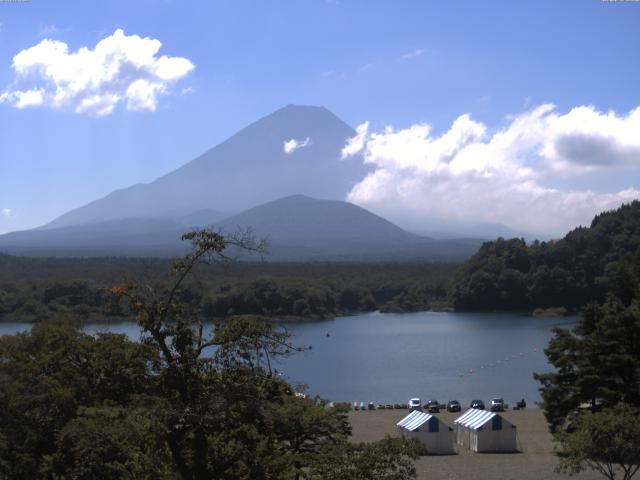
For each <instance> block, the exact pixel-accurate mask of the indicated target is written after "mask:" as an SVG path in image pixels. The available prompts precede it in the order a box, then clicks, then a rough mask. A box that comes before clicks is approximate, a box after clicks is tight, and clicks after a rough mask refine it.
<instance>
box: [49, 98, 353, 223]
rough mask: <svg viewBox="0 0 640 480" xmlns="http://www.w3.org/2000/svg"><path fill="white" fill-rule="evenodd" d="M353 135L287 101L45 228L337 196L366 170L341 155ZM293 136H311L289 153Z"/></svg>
mask: <svg viewBox="0 0 640 480" xmlns="http://www.w3.org/2000/svg"><path fill="white" fill-rule="evenodd" d="M354 134H355V132H354V130H353V129H352V128H351V127H350V126H348V125H347V124H346V123H344V122H343V121H342V120H340V119H339V118H338V117H336V116H335V115H334V114H333V113H331V112H329V111H328V110H327V109H325V108H323V107H311V106H295V105H288V106H286V107H284V108H281V109H280V110H277V111H275V112H274V113H272V114H270V115H268V116H266V117H264V118H261V119H260V120H258V121H256V122H254V123H252V124H251V125H249V126H247V127H246V128H244V129H242V130H240V131H239V132H238V133H236V134H235V135H233V136H232V137H230V138H229V139H227V140H226V141H224V142H222V143H220V144H219V145H217V146H215V147H214V148H212V149H211V150H209V151H207V152H206V153H204V154H203V155H201V156H200V157H198V158H196V159H194V160H193V161H191V162H189V163H187V164H186V165H184V166H182V167H180V168H178V169H177V170H175V171H173V172H171V173H169V174H167V175H165V176H163V177H160V178H158V179H157V180H155V181H154V182H152V183H149V184H137V185H133V186H131V187H129V188H125V189H122V190H117V191H114V192H112V193H110V194H109V195H107V196H106V197H104V198H101V199H99V200H96V201H94V202H91V203H89V204H88V205H85V206H83V207H80V208H78V209H75V210H72V211H70V212H68V213H66V214H64V215H62V216H60V217H58V218H57V219H55V220H53V221H52V222H51V223H49V224H48V225H45V226H44V227H43V228H59V227H65V226H71V225H79V224H83V223H94V222H102V221H107V220H116V219H124V218H157V217H164V216H167V215H185V214H187V213H190V212H194V211H196V210H200V209H203V208H212V207H213V208H216V209H217V210H222V211H226V212H238V211H241V210H243V209H246V208H250V207H252V206H254V205H257V204H260V203H263V202H266V201H269V200H272V199H274V198H278V197H282V196H285V195H292V194H295V193H304V194H307V195H311V196H316V197H321V198H334V199H342V198H345V196H346V193H347V192H348V191H349V190H350V189H351V187H352V186H353V185H354V184H355V183H356V182H357V181H359V180H361V179H362V178H363V177H364V175H365V174H366V168H365V167H364V166H363V165H362V161H361V160H358V159H351V160H349V161H343V160H341V159H340V153H341V149H342V147H343V146H344V144H345V142H346V140H347V139H348V138H350V137H352V136H353V135H354ZM292 139H294V140H297V141H299V142H303V143H304V141H305V140H307V139H308V145H307V146H305V147H301V148H298V149H296V150H294V151H291V152H290V153H287V152H285V148H284V142H286V141H289V140H292Z"/></svg>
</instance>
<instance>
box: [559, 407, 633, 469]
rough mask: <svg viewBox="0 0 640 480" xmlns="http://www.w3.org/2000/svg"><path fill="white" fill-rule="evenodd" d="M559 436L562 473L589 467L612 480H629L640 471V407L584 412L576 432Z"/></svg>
mask: <svg viewBox="0 0 640 480" xmlns="http://www.w3.org/2000/svg"><path fill="white" fill-rule="evenodd" d="M558 439H559V440H560V449H559V450H558V456H559V457H560V464H559V466H558V469H557V470H558V471H560V472H563V473H568V474H570V475H573V474H576V473H579V472H581V471H583V470H585V469H587V468H590V469H592V470H595V471H597V472H599V473H601V474H602V475H603V476H605V477H606V478H609V479H610V480H614V479H616V478H621V479H622V480H630V479H631V478H633V477H634V475H635V474H636V473H637V472H638V471H639V470H640V409H637V408H631V407H629V406H626V405H619V406H618V407H616V408H614V409H605V410H602V411H600V412H597V413H585V414H583V415H582V416H581V417H580V418H579V419H578V421H577V425H576V426H575V431H573V432H572V433H562V434H559V435H558Z"/></svg>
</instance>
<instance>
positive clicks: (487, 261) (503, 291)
mask: <svg viewBox="0 0 640 480" xmlns="http://www.w3.org/2000/svg"><path fill="white" fill-rule="evenodd" d="M639 247H640V202H638V201H634V202H632V203H630V204H627V205H623V206H621V207H620V208H618V209H617V210H612V211H608V212H604V213H602V214H600V215H597V216H596V217H595V218H594V219H593V221H592V222H591V225H590V226H589V227H580V228H576V229H575V230H573V231H571V232H569V233H568V234H567V235H566V236H565V237H564V238H562V239H560V240H557V241H550V242H533V243H532V244H531V245H527V244H526V243H525V242H524V241H523V240H519V239H511V240H505V239H503V238H499V239H497V240H495V241H493V242H487V243H485V244H484V245H483V246H482V247H481V248H480V250H479V251H478V252H477V253H476V254H475V255H474V256H473V257H472V258H471V259H470V260H469V261H467V262H466V263H464V264H463V266H462V267H460V269H459V270H458V271H457V272H456V274H455V278H454V281H453V284H452V285H451V287H450V298H451V301H452V304H453V306H454V308H455V309H456V310H525V309H526V310H528V309H536V308H550V307H564V308H567V309H569V310H577V309H579V308H580V307H581V306H584V305H586V304H587V303H589V302H594V301H602V300H603V298H604V297H605V295H606V293H607V292H608V291H609V290H610V289H611V288H612V283H613V282H616V281H618V280H617V279H619V278H620V272H621V271H622V269H623V267H624V265H625V264H626V263H628V262H629V261H630V260H631V259H632V258H633V256H634V255H635V254H636V253H637V252H638V250H639Z"/></svg>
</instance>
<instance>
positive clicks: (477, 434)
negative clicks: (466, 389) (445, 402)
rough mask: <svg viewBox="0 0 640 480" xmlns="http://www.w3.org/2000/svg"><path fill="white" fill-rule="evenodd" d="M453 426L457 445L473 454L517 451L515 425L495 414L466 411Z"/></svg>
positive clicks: (484, 411)
mask: <svg viewBox="0 0 640 480" xmlns="http://www.w3.org/2000/svg"><path fill="white" fill-rule="evenodd" d="M453 425H454V427H455V435H456V441H457V442H458V445H462V446H464V447H466V448H468V449H470V450H472V451H474V452H515V451H516V450H517V449H518V447H517V439H516V427H515V425H513V424H511V423H509V422H508V421H507V420H505V419H504V417H502V416H501V415H498V414H497V413H494V412H487V411H486V410H477V409H471V410H467V411H466V412H465V413H464V414H463V415H462V416H460V417H458V418H457V419H456V420H455V421H454V422H453Z"/></svg>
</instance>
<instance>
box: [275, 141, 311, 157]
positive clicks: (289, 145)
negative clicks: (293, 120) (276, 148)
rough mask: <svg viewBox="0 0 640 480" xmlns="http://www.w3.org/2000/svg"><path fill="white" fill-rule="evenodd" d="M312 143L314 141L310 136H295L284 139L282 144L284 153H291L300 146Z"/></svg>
mask: <svg viewBox="0 0 640 480" xmlns="http://www.w3.org/2000/svg"><path fill="white" fill-rule="evenodd" d="M311 144H312V142H311V138H310V137H307V138H305V139H304V140H296V139H295V138H292V139H291V140H286V141H284V142H283V144H282V148H283V150H284V153H286V154H287V155H290V154H292V153H293V152H295V151H296V150H298V149H299V148H304V147H308V146H309V145H311Z"/></svg>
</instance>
